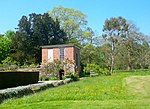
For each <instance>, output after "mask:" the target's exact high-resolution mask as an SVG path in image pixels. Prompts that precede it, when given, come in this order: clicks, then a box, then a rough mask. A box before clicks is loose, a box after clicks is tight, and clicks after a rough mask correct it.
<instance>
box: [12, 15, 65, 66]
mask: <svg viewBox="0 0 150 109" xmlns="http://www.w3.org/2000/svg"><path fill="white" fill-rule="evenodd" d="M66 41H67V38H66V34H65V32H64V31H63V30H62V29H60V25H59V21H58V20H57V19H56V21H54V20H53V19H52V18H51V17H50V16H49V15H48V13H44V14H43V15H42V14H35V13H32V14H30V15H29V17H27V16H22V18H21V19H20V20H19V24H18V29H17V31H16V35H15V37H14V38H13V39H12V56H13V58H14V59H15V60H17V61H19V62H21V64H23V63H29V64H31V63H40V57H41V53H40V46H42V45H51V44H62V43H65V42H66Z"/></svg>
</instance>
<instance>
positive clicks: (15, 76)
mask: <svg viewBox="0 0 150 109" xmlns="http://www.w3.org/2000/svg"><path fill="white" fill-rule="evenodd" d="M38 80H39V72H0V89H4V88H10V87H16V86H20V85H27V84H33V83H37V82H38Z"/></svg>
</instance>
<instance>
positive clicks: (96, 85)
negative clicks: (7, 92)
mask: <svg viewBox="0 0 150 109" xmlns="http://www.w3.org/2000/svg"><path fill="white" fill-rule="evenodd" d="M132 75H136V76H137V75H150V72H130V73H129V72H124V73H121V72H120V73H119V72H118V73H115V74H113V75H112V76H103V77H93V78H84V79H83V80H81V81H79V82H74V83H71V84H68V85H64V86H60V87H57V88H52V89H48V90H46V91H42V92H39V93H36V94H33V95H30V96H25V97H23V98H19V99H12V100H7V101H5V102H4V103H3V104H1V105H0V109H57V108H58V109H61V108H63V109H66V108H69V109H85V108H86V109H91V108H92V109H93V108H96V109H99V108H100V109H109V108H110V109H114V108H115V109H120V108H121V109H127V108H128V109H137V108H139V109H141V108H144V109H145V108H147V109H149V108H150V93H146V95H143V93H136V91H135V90H133V89H134V88H133V87H132V86H133V85H135V84H136V82H131V80H133V81H134V80H135V78H134V79H133V78H132V79H125V78H126V77H129V76H132ZM129 78H131V77H129ZM138 78H139V77H138ZM146 79H147V78H146ZM125 80H127V85H128V86H126V84H125ZM128 80H130V82H128ZM144 80H145V79H144ZM141 81H143V79H142V80H141ZM139 82H140V80H139V81H138V83H139ZM144 85H147V87H150V84H147V82H145V83H144V84H143V86H144ZM143 86H142V87H143ZM142 87H141V89H143V88H142ZM144 87H145V86H144ZM137 90H139V89H137ZM144 90H145V92H150V89H149V88H145V89H144ZM137 92H138V91H137Z"/></svg>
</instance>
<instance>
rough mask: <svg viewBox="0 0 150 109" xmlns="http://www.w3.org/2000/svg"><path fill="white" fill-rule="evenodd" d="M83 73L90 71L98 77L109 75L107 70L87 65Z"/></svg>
mask: <svg viewBox="0 0 150 109" xmlns="http://www.w3.org/2000/svg"><path fill="white" fill-rule="evenodd" d="M83 71H84V72H88V73H90V72H91V71H92V72H95V73H96V74H98V75H109V70H108V69H107V68H101V67H100V66H99V65H97V64H87V66H86V67H84V69H83Z"/></svg>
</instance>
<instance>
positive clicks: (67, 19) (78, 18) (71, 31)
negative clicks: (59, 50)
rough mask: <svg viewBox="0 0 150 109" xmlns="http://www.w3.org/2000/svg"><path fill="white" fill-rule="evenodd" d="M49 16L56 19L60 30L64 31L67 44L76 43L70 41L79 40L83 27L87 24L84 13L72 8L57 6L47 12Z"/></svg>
mask: <svg viewBox="0 0 150 109" xmlns="http://www.w3.org/2000/svg"><path fill="white" fill-rule="evenodd" d="M49 15H50V16H51V17H52V18H54V19H58V21H59V22H60V27H61V29H63V30H64V31H65V33H66V34H67V37H68V38H69V43H76V42H74V40H72V39H78V40H79V39H81V37H82V33H83V29H84V26H86V23H87V21H86V19H85V18H86V15H85V14H84V13H82V12H81V11H79V10H76V9H73V8H65V7H62V6H57V7H54V8H53V9H52V11H50V12H49ZM77 43H78V42H77Z"/></svg>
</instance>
